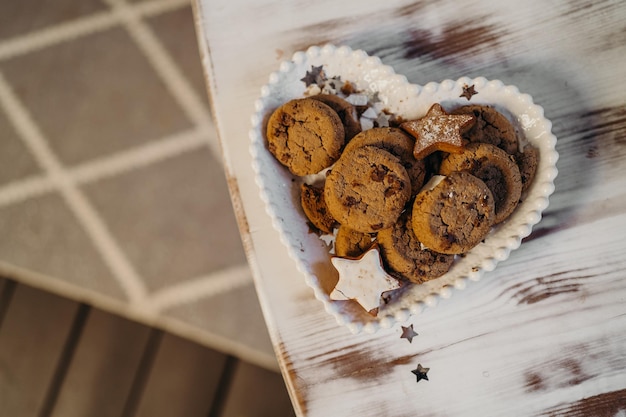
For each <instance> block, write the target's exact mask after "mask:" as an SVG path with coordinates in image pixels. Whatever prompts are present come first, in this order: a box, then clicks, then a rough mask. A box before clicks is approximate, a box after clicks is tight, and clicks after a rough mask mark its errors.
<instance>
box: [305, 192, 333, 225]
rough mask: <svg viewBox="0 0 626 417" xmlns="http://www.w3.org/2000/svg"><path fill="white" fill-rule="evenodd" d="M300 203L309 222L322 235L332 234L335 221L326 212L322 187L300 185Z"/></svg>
mask: <svg viewBox="0 0 626 417" xmlns="http://www.w3.org/2000/svg"><path fill="white" fill-rule="evenodd" d="M300 203H301V204H302V210H303V211H304V214H305V215H306V217H307V218H308V219H309V221H310V222H311V223H312V224H313V226H315V227H316V228H317V229H319V230H320V231H322V232H324V233H332V232H333V229H334V228H335V226H337V220H335V219H334V218H333V216H331V215H330V213H329V212H328V207H327V206H326V201H325V200H324V187H315V186H313V185H309V184H302V186H301V187H300Z"/></svg>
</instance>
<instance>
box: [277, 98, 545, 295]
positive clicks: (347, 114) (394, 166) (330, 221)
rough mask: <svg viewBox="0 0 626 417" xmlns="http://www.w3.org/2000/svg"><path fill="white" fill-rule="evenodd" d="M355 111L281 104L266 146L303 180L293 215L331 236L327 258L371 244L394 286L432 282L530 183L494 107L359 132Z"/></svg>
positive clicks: (529, 152) (331, 103) (305, 102)
mask: <svg viewBox="0 0 626 417" xmlns="http://www.w3.org/2000/svg"><path fill="white" fill-rule="evenodd" d="M364 111H365V109H363V108H359V107H358V106H354V105H352V104H351V103H350V102H349V101H347V100H345V99H344V98H341V97H338V96H335V95H328V94H321V95H319V96H312V97H306V98H301V99H295V100H291V101H289V102H287V103H285V104H283V105H282V106H281V107H279V108H278V109H276V110H275V111H274V112H273V113H272V115H271V116H270V118H269V120H268V125H267V143H268V149H269V150H270V152H271V153H272V154H273V155H274V156H275V157H276V159H277V160H278V161H279V162H280V163H281V164H283V165H284V166H285V167H287V169H289V171H290V172H291V173H292V174H294V175H295V176H297V177H301V178H303V182H302V186H301V204H302V209H303V211H304V213H305V215H306V217H307V218H308V219H309V221H310V225H311V227H313V228H314V229H315V230H316V231H318V232H319V233H320V234H326V235H333V236H334V247H333V248H332V250H333V251H334V254H335V255H336V256H339V257H346V258H358V257H360V256H361V255H362V254H363V253H364V252H365V251H367V250H368V249H369V248H370V247H372V245H374V244H377V245H378V247H379V248H380V253H381V257H382V261H383V265H384V267H385V269H386V271H387V272H388V273H389V274H391V275H393V276H394V277H396V278H398V279H399V280H402V281H407V280H408V281H410V282H413V283H418V284H419V283H423V282H426V281H428V280H431V279H434V278H437V277H439V276H441V275H443V274H445V273H446V272H447V271H448V270H449V269H450V267H451V266H452V264H453V262H454V259H455V256H462V255H463V254H464V253H466V252H467V251H469V250H471V249H472V248H473V247H474V246H476V245H478V244H480V243H481V241H483V240H484V239H485V237H486V236H487V234H488V233H489V232H490V230H491V229H492V227H494V226H495V225H497V224H498V223H501V222H503V221H506V219H507V218H508V217H509V216H510V215H511V213H513V211H514V210H515V208H516V206H517V204H518V203H519V201H520V198H521V196H522V195H523V193H524V192H525V190H526V189H527V188H528V186H529V185H530V184H531V182H532V179H533V176H534V171H535V169H536V167H537V162H538V152H537V150H536V149H535V148H533V147H531V146H525V147H522V146H521V145H520V141H519V140H518V137H517V135H516V131H515V129H514V127H513V125H512V124H511V122H510V121H509V120H508V119H507V118H506V117H505V116H504V115H503V114H502V113H500V112H498V111H496V109H494V108H493V107H490V106H485V105H469V106H463V107H459V108H456V109H451V111H450V112H449V113H448V112H447V111H446V110H444V109H443V108H442V107H441V106H440V105H439V104H434V105H433V107H432V108H431V109H430V110H429V112H428V114H427V115H425V116H424V117H423V118H420V119H418V120H412V121H405V122H403V123H397V124H396V125H394V126H389V127H379V126H375V127H373V128H371V129H367V130H364V129H362V126H361V125H359V122H358V120H359V116H360V114H361V113H363V112H364ZM324 171H325V175H323V176H320V175H317V176H314V177H315V178H317V179H318V180H317V181H316V182H311V181H308V180H307V181H304V178H305V177H306V178H307V179H308V178H311V177H309V176H311V175H313V174H319V173H320V172H324ZM320 177H323V179H321V180H319V178H320Z"/></svg>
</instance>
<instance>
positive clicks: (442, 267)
mask: <svg viewBox="0 0 626 417" xmlns="http://www.w3.org/2000/svg"><path fill="white" fill-rule="evenodd" d="M377 240H378V244H379V245H380V250H381V251H380V253H381V256H382V257H383V260H384V261H385V263H386V264H387V265H388V267H389V268H391V269H392V270H393V271H395V272H397V273H399V274H400V275H402V276H404V277H405V278H407V279H408V280H410V281H411V282H414V283H416V284H421V283H423V282H426V281H429V280H431V279H433V278H437V277H440V276H441V275H443V274H445V273H446V272H448V270H449V269H450V266H451V265H452V262H453V261H454V255H446V254H443V253H437V252H435V251H432V250H430V249H427V248H425V247H424V246H423V245H422V244H421V243H420V241H419V240H418V239H417V237H416V236H415V233H414V232H413V220H412V213H411V210H406V211H404V212H403V213H402V214H401V215H400V218H399V219H398V221H397V222H396V223H395V224H394V225H393V226H392V227H390V228H388V229H385V230H381V231H380V232H379V233H378V236H377Z"/></svg>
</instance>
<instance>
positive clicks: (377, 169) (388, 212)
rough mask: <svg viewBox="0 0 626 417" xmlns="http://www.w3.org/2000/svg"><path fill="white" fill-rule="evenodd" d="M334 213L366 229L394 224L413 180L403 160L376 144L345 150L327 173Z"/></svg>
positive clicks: (350, 224) (326, 189)
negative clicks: (375, 145) (349, 150)
mask: <svg viewBox="0 0 626 417" xmlns="http://www.w3.org/2000/svg"><path fill="white" fill-rule="evenodd" d="M324 197H325V199H326V204H327V205H328V209H329V211H330V214H331V215H332V216H333V217H334V218H335V219H337V221H339V223H340V224H342V225H346V226H348V227H349V228H351V229H354V230H356V231H359V232H363V233H374V232H378V231H379V230H382V229H385V228H387V227H390V226H391V225H392V224H393V223H394V222H395V221H396V220H397V219H398V217H399V216H400V213H401V212H402V210H403V209H404V206H405V204H406V203H407V201H408V200H409V198H410V197H411V180H410V179H409V174H408V173H407V171H406V169H405V168H404V166H403V165H402V163H401V162H400V160H399V159H398V158H397V157H395V156H394V155H392V154H390V153H389V152H387V151H385V150H383V149H380V148H376V147H374V146H364V147H360V148H357V149H355V150H353V151H351V152H344V154H343V155H342V157H341V158H340V159H339V160H338V161H337V163H336V164H335V165H334V166H333V168H332V169H331V171H330V173H329V174H328V176H327V177H326V183H325V186H324Z"/></svg>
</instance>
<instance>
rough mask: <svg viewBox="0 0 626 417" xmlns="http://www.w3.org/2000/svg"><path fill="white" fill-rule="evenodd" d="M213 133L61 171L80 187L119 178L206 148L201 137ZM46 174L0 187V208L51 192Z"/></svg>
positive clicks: (189, 134)
mask: <svg viewBox="0 0 626 417" xmlns="http://www.w3.org/2000/svg"><path fill="white" fill-rule="evenodd" d="M213 133H214V132H212V131H209V130H206V129H194V128H192V129H190V130H186V131H183V132H179V133H175V134H172V135H169V136H166V137H164V138H162V139H159V140H156V141H153V142H149V143H147V144H143V145H138V146H136V147H134V148H132V149H129V150H124V151H120V152H117V153H114V154H112V155H108V156H103V157H100V158H96V159H92V160H90V161H88V162H85V163H83V164H79V165H76V166H74V167H66V168H65V172H66V173H67V175H68V176H69V177H71V178H72V180H73V181H74V183H75V184H78V185H83V184H89V183H91V182H95V181H98V180H101V179H104V178H108V177H112V176H115V175H120V174H123V173H125V172H129V171H133V170H135V169H139V168H142V167H145V166H149V165H151V164H155V163H158V162H161V161H163V160H166V159H169V158H174V157H176V156H178V155H181V154H183V153H185V152H190V151H194V150H196V149H198V148H200V147H203V146H206V139H205V136H210V135H212V134H213ZM54 190H55V187H54V183H53V181H52V180H51V179H50V176H49V175H46V174H37V175H33V176H30V177H26V178H22V179H19V180H15V181H13V182H10V183H8V184H5V185H3V186H0V207H3V206H8V205H10V204H15V203H18V202H20V201H24V200H27V199H29V198H32V197H36V196H39V195H42V194H46V193H49V192H51V191H54Z"/></svg>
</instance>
